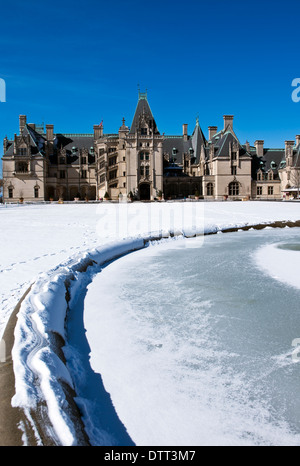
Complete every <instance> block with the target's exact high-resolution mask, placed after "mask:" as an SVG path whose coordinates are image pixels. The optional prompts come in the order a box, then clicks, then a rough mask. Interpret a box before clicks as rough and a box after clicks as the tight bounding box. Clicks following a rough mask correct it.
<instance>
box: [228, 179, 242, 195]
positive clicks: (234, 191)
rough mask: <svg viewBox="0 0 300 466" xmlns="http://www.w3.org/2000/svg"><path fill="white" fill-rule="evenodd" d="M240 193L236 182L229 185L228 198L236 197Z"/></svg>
mask: <svg viewBox="0 0 300 466" xmlns="http://www.w3.org/2000/svg"><path fill="white" fill-rule="evenodd" d="M239 193H240V187H239V184H238V182H237V181H233V182H232V183H230V184H229V196H238V195H239Z"/></svg>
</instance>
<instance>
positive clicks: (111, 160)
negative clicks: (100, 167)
mask: <svg viewBox="0 0 300 466" xmlns="http://www.w3.org/2000/svg"><path fill="white" fill-rule="evenodd" d="M116 163H117V156H116V155H115V156H114V157H110V158H109V161H108V165H109V167H111V166H112V165H116Z"/></svg>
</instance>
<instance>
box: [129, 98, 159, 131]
mask: <svg viewBox="0 0 300 466" xmlns="http://www.w3.org/2000/svg"><path fill="white" fill-rule="evenodd" d="M143 117H145V118H146V119H147V120H148V121H149V123H150V126H151V127H152V129H153V133H154V134H159V132H158V129H157V126H156V122H155V120H154V117H153V114H152V111H151V108H150V105H149V102H148V100H147V93H146V92H139V100H138V103H137V106H136V109H135V114H134V117H133V120H132V124H131V127H130V131H129V134H134V133H135V132H136V129H137V128H138V127H139V126H140V122H141V119H142V118H143Z"/></svg>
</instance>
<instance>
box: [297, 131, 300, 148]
mask: <svg viewBox="0 0 300 466" xmlns="http://www.w3.org/2000/svg"><path fill="white" fill-rule="evenodd" d="M299 144H300V134H297V136H296V146H299Z"/></svg>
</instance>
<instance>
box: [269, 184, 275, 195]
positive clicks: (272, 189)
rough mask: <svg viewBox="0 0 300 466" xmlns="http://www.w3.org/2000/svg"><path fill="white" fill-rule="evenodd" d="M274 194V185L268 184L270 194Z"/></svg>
mask: <svg viewBox="0 0 300 466" xmlns="http://www.w3.org/2000/svg"><path fill="white" fill-rule="evenodd" d="M273 194H274V188H273V186H268V195H269V196H272V195H273Z"/></svg>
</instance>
